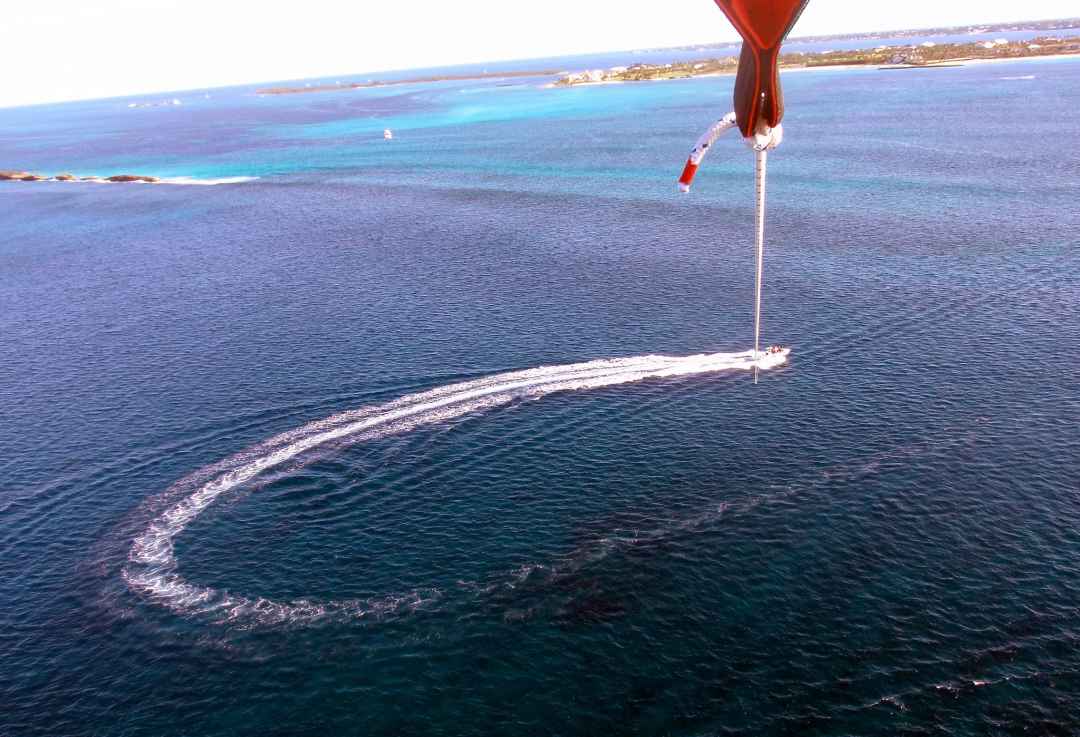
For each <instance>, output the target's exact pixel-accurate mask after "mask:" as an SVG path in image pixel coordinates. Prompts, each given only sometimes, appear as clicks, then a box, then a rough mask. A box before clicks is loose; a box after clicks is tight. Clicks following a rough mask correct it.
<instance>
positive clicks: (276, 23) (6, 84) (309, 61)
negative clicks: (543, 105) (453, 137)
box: [0, 0, 1080, 107]
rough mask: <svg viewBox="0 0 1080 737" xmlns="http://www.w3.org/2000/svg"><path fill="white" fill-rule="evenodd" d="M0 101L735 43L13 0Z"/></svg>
mask: <svg viewBox="0 0 1080 737" xmlns="http://www.w3.org/2000/svg"><path fill="white" fill-rule="evenodd" d="M6 5H8V7H7V8H5V9H4V10H3V12H2V16H0V17H2V18H3V22H2V25H3V27H4V31H5V33H4V58H5V59H6V60H7V61H6V65H5V73H4V75H3V82H2V84H0V107H7V106H14V105H28V104H36V103H42V102H59V101H63V100H76V99H90V98H99V97H113V96H121V95H133V94H143V93H153V92H160V91H166V90H182V89H198V88H204V87H221V86H227V85H233V84H243V83H253V82H266V81H274V80H285V79H303V78H309V77H328V76H335V75H348V74H359V73H364V72H375V71H384V70H389V69H405V68H411V67H430V66H442V65H451V64H462V63H469V62H483V61H495V60H504V59H527V58H532V57H540V56H560V55H565V54H580V53H587V52H592V51H615V50H622V49H633V48H652V47H661V46H678V45H682V44H697V43H708V42H715V41H727V40H734V39H736V38H737V35H736V34H735V31H734V30H733V29H732V28H731V26H730V25H729V24H728V22H727V20H726V19H725V18H724V16H723V14H722V13H721V12H720V10H719V9H718V8H717V7H716V6H715V4H714V3H713V2H711V0H546V1H543V2H536V1H530V0H523V1H522V0H519V1H515V0H457V1H456V2H445V1H444V0H384V1H383V2H377V1H376V0H359V1H358V2H357V1H353V2H342V0H302V1H299V0H288V1H287V2H286V1H284V0H261V1H257V2H256V1H252V0H94V1H93V2H87V0H48V1H44V0H19V1H17V2H12V3H6ZM1078 13H1080V7H1078V6H1077V3H1076V0H1025V2H1023V3H1010V2H1005V1H1004V0H999V1H997V2H986V0H904V1H903V2H867V0H810V4H809V5H808V6H807V9H806V11H805V12H804V13H803V16H802V18H801V19H800V21H799V23H798V25H797V26H796V27H795V29H794V31H793V32H792V35H794V36H806V35H820V34H827V33H854V32H859V31H875V30H893V29H901V28H926V27H933V26H946V25H962V24H968V23H990V22H996V21H1015V20H1032V19H1044V18H1061V17H1070V16H1076V15H1077V14H1078Z"/></svg>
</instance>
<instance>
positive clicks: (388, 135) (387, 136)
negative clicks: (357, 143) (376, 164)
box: [382, 128, 394, 141]
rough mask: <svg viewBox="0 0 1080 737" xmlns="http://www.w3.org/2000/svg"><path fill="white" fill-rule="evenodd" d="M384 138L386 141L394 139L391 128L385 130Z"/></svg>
mask: <svg viewBox="0 0 1080 737" xmlns="http://www.w3.org/2000/svg"><path fill="white" fill-rule="evenodd" d="M382 137H383V139H384V140H387V141H390V140H393V138H394V131H392V130H390V129H389V128H383V132H382Z"/></svg>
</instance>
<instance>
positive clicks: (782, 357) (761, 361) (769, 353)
mask: <svg viewBox="0 0 1080 737" xmlns="http://www.w3.org/2000/svg"><path fill="white" fill-rule="evenodd" d="M789 353H791V349H790V348H785V347H784V346H781V345H771V346H769V347H768V348H766V349H765V350H763V351H758V352H757V357H756V359H754V363H756V364H757V365H758V367H759V368H763V369H767V368H772V367H773V366H779V365H780V364H782V363H787V357H788V354H789ZM751 355H753V354H751Z"/></svg>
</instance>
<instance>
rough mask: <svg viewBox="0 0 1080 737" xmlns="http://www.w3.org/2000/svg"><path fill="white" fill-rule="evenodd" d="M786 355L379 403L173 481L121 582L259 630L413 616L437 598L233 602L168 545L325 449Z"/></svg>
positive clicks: (451, 390)
mask: <svg viewBox="0 0 1080 737" xmlns="http://www.w3.org/2000/svg"><path fill="white" fill-rule="evenodd" d="M787 355H788V350H787V349H784V350H782V351H780V352H777V353H763V354H760V355H759V356H758V357H757V359H755V357H754V352H753V351H746V352H743V353H709V354H700V355H694V356H659V355H649V356H636V357H633V358H620V359H606V360H597V361H588V362H584V363H575V364H566V365H562V366H545V367H540V368H534V369H527V370H524V371H511V372H507V373H502V374H495V375H492V376H488V377H485V378H481V379H475V380H473V381H465V382H460V383H457V384H449V385H447V386H443V387H438V388H435V389H431V390H428V391H424V392H419V393H416V394H409V395H406V396H404V397H401V398H399V399H395V400H393V401H390V402H387V403H385V404H380V405H375V406H371V407H365V408H361V409H358V410H352V411H349V412H342V413H340V414H337V415H333V416H331V417H328V418H326V419H324V420H318V421H316V422H311V423H308V424H307V425H304V426H302V427H299V428H297V429H295V430H290V431H289V432H285V433H282V434H280V435H277V436H275V437H273V438H270V439H269V440H266V441H264V442H262V443H259V444H258V445H255V446H253V447H251V448H249V449H247V450H245V451H242V452H240V453H238V454H236V455H234V456H232V457H230V458H228V459H226V460H224V461H221V462H220V463H217V464H214V465H213V466H209V467H207V468H204V469H202V470H201V471H199V472H196V473H195V474H193V475H192V476H191V477H189V478H188V479H185V480H182V481H180V482H178V483H177V484H176V485H174V486H173V487H172V489H170V491H169V492H168V494H169V496H170V497H175V496H179V497H180V501H178V502H175V503H173V504H172V505H171V506H169V507H168V508H167V509H166V510H165V511H164V512H162V513H160V514H159V515H157V516H156V517H154V518H153V519H152V520H151V521H150V523H149V524H148V525H147V527H146V528H145V529H143V530H142V532H140V533H139V534H138V535H137V536H136V537H135V539H134V541H133V543H132V546H131V550H130V552H129V554H128V561H127V564H126V565H125V566H124V569H123V577H124V580H125V581H126V583H127V585H128V586H129V587H130V588H131V589H132V590H133V591H135V592H136V593H138V594H140V595H142V596H144V597H146V598H147V599H148V600H150V601H152V602H154V603H156V604H159V605H161V606H164V607H166V608H168V609H170V610H172V611H174V612H176V613H178V614H183V615H203V616H209V617H211V618H214V619H221V620H237V619H244V620H251V621H252V622H253V623H258V624H266V625H272V624H281V623H286V622H289V623H311V622H315V621H319V620H326V619H341V618H359V617H367V616H373V615H380V614H386V613H390V612H393V611H396V610H399V609H408V608H412V609H415V608H419V607H421V606H423V605H424V604H425V603H427V602H430V601H432V600H434V599H437V598H438V597H439V596H440V591H439V590H438V589H426V590H417V591H412V592H408V593H405V594H396V595H390V596H385V597H381V598H374V599H339V600H321V601H316V600H309V599H295V600H291V601H275V600H271V599H266V598H263V597H249V596H241V595H236V594H232V593H230V592H228V591H226V590H224V589H217V588H213V587H209V586H201V585H199V584H196V583H192V582H190V581H187V580H186V579H184V577H183V576H181V575H180V573H179V572H178V570H177V561H176V555H175V550H174V542H175V540H176V538H177V537H178V536H179V535H180V533H182V532H183V531H184V529H185V528H187V526H188V525H190V524H191V522H192V521H193V520H194V519H195V518H196V517H198V516H199V515H200V514H202V513H203V512H204V511H205V510H206V509H207V508H208V507H209V506H210V505H211V504H213V503H214V502H215V501H217V500H218V499H220V498H221V497H222V496H224V495H226V494H228V493H230V492H234V491H237V490H238V489H240V488H242V487H244V486H245V485H246V484H248V483H250V482H251V481H253V480H254V479H256V477H258V476H260V475H261V474H264V473H265V472H267V471H269V470H271V469H275V468H278V469H280V468H281V467H282V466H284V465H285V464H290V463H291V464H294V465H295V464H296V463H298V462H302V457H306V456H307V455H310V454H311V452H312V451H314V450H316V449H319V448H326V447H327V446H328V445H332V444H340V443H354V442H359V441H363V440H371V439H375V438H381V437H385V436H388V435H394V434H400V433H405V432H409V431H412V430H414V429H416V428H419V427H423V426H426V425H432V424H435V423H440V422H445V421H448V420H452V419H455V418H458V417H462V416H464V415H467V414H471V413H474V412H478V411H481V410H486V409H490V408H492V407H498V406H500V405H505V404H508V403H510V402H513V401H516V400H524V399H538V398H540V397H543V396H546V395H548V394H553V393H555V392H565V391H574V390H580V389H597V388H600V387H607V386H615V385H618V384H627V383H631V382H635V381H641V380H644V379H653V378H664V377H673V376H691V375H696V374H707V373H714V372H719V371H730V370H748V369H754V368H759V369H769V368H773V367H775V366H778V365H780V364H782V363H784V362H785V361H786V360H787Z"/></svg>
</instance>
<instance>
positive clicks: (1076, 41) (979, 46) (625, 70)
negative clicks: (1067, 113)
mask: <svg viewBox="0 0 1080 737" xmlns="http://www.w3.org/2000/svg"><path fill="white" fill-rule="evenodd" d="M1076 55H1080V36H1068V37H1065V38H1056V37H1049V36H1038V37H1035V38H1033V39H1029V40H1025V41H1009V40H1007V39H997V40H994V41H979V42H969V43H952V44H936V43H932V42H924V43H922V44H918V45H914V46H908V45H891V46H878V47H877V48H874V49H851V50H844V51H822V52H814V53H799V52H795V53H790V52H789V53H785V54H782V55H781V56H780V68H781V69H782V70H783V71H785V72H791V71H798V70H811V69H839V68H851V67H864V68H865V67H877V68H878V69H882V70H895V69H935V68H946V67H958V66H963V65H965V64H972V63H981V62H987V61H1015V60H1019V59H1047V58H1061V57H1068V56H1076ZM737 69H738V59H737V58H736V57H734V56H726V57H721V58H712V59H696V60H692V61H685V62H673V63H668V64H632V65H630V66H617V67H612V68H610V69H592V70H586V71H582V72H574V73H571V74H567V75H565V76H563V77H561V78H559V79H558V80H557V81H555V82H553V83H551V84H550V85H549V86H550V87H576V86H579V85H594V84H610V83H612V82H647V81H659V80H665V79H692V78H696V77H713V76H720V75H727V74H735V72H736V71H737Z"/></svg>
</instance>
